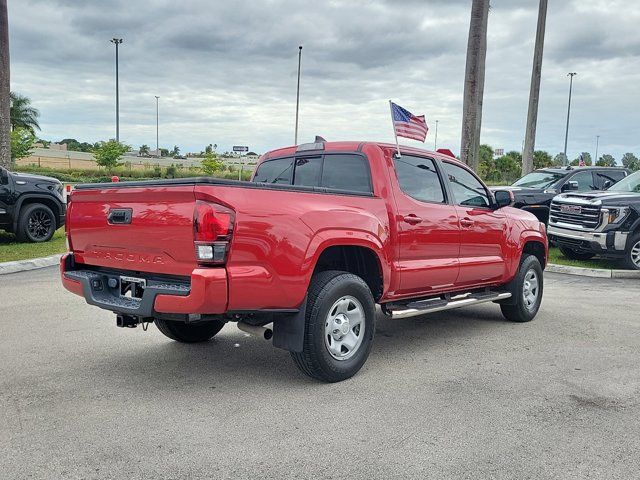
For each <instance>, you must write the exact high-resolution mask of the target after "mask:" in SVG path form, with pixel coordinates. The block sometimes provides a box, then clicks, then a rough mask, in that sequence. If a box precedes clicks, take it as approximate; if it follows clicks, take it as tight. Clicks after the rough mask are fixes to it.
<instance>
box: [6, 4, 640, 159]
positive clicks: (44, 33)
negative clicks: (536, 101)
mask: <svg viewBox="0 0 640 480" xmlns="http://www.w3.org/2000/svg"><path fill="white" fill-rule="evenodd" d="M8 4H9V36H10V55H11V88H12V91H16V92H19V93H20V94H23V95H26V96H28V97H30V98H31V100H32V103H33V105H34V106H35V107H36V108H38V109H39V110H40V112H41V119H40V125H41V127H42V132H40V137H41V138H44V139H49V140H54V141H56V140H60V139H62V138H76V139H78V140H79V141H89V142H95V141H98V140H107V139H109V138H113V137H115V51H114V50H115V47H114V45H113V44H112V43H110V42H109V40H110V39H111V38H113V37H120V38H123V39H124V42H123V44H122V45H121V46H120V139H121V141H122V142H124V143H127V144H129V145H131V146H133V147H135V148H137V147H139V146H140V145H141V144H147V145H149V146H150V147H151V148H155V141H156V138H155V137H156V99H155V95H158V96H160V100H159V112H160V146H161V147H169V148H171V147H173V145H178V146H179V147H180V148H181V151H182V152H183V153H186V152H188V151H198V152H199V151H201V150H204V147H205V146H206V145H208V144H210V143H213V144H217V145H218V151H225V150H230V149H231V146H233V145H247V146H249V147H250V149H251V150H253V151H255V152H258V153H262V152H265V151H267V150H270V149H273V148H279V147H282V146H287V145H291V144H293V142H294V125H295V100H296V98H295V97H296V77H297V64H298V45H303V50H302V79H301V93H300V127H299V143H304V142H310V141H313V139H314V136H315V135H322V136H323V137H325V138H326V139H327V140H377V141H386V142H392V141H393V130H392V127H391V120H390V115H389V104H388V100H389V99H393V100H394V101H395V102H396V103H398V104H400V105H402V106H403V107H405V108H407V109H408V110H410V111H412V112H413V113H414V114H417V115H420V114H424V115H425V116H426V119H427V123H428V124H429V127H430V131H429V133H428V135H427V140H426V142H425V145H424V146H425V147H426V148H428V149H433V147H434V136H435V126H436V120H437V121H438V147H446V148H450V149H451V150H453V152H454V153H456V154H458V153H459V150H460V131H461V118H462V94H463V77H464V69H465V58H466V45H467V37H468V31H469V17H470V10H471V0H448V1H447V0H377V1H364V0H345V1H342V0H318V1H315V2H309V1H306V0H304V1H303V0H297V1H294V0H251V1H239V0H238V1H230V0H226V1H221V0H210V1H207V0H182V1H176V0H171V1H165V0H144V1H143V0H93V1H85V0H9V2H8ZM537 13H538V0H492V1H491V10H490V14H489V26H488V47H487V59H486V80H485V93H484V106H483V119H482V135H481V141H482V143H488V144H489V145H492V146H493V147H494V148H504V149H505V151H508V150H518V151H520V150H521V149H522V142H523V139H524V128H525V122H526V116H527V103H528V96H529V86H530V82H531V65H532V59H533V45H534V40H535V31H536V21H537ZM639 25H640V2H638V1H637V0H626V1H623V0H589V1H584V0H578V1H573V0H551V1H550V2H549V9H548V15H547V25H546V40H545V50H544V59H543V67H542V83H541V90H540V107H539V112H538V133H537V138H536V149H542V150H547V151H549V152H550V153H551V154H553V155H555V154H556V153H558V152H561V151H562V150H563V146H564V134H565V122H566V115H567V100H568V91H569V78H568V77H567V73H568V72H577V76H575V77H574V83H573V98H572V105H571V124H570V131H569V143H568V152H567V153H568V156H569V158H570V159H573V158H576V157H577V156H578V155H579V153H580V152H582V151H587V152H590V153H591V154H592V155H593V154H594V151H595V147H596V136H598V135H599V136H600V142H599V154H603V153H609V154H612V155H614V156H615V157H616V158H617V159H618V160H619V159H620V158H621V156H622V155H623V154H624V153H625V152H634V153H635V154H636V155H638V154H640V135H639V134H640V130H639V125H640V89H639V87H638V85H640V28H638V26H639ZM401 143H403V144H407V145H412V146H420V142H416V141H413V140H409V139H403V140H401Z"/></svg>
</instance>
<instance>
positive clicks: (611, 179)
mask: <svg viewBox="0 0 640 480" xmlns="http://www.w3.org/2000/svg"><path fill="white" fill-rule="evenodd" d="M630 173H631V172H630V171H629V170H626V169H624V168H616V167H566V168H542V169H540V170H534V171H533V172H531V173H528V174H527V175H525V176H524V177H522V178H521V179H519V180H516V182H515V183H514V184H513V185H511V186H510V187H495V188H499V189H500V190H503V189H507V190H511V191H512V192H513V195H514V197H515V204H514V205H513V206H514V207H516V208H521V209H523V210H527V211H529V212H531V213H533V214H534V215H535V216H536V217H538V219H539V220H540V221H541V222H543V223H548V220H549V208H550V206H551V200H552V199H553V197H555V196H556V195H558V194H559V193H563V192H589V191H594V190H606V189H607V188H609V187H610V186H611V185H614V184H615V183H617V182H619V181H620V180H622V179H623V178H625V177H626V176H628V175H629V174H630Z"/></svg>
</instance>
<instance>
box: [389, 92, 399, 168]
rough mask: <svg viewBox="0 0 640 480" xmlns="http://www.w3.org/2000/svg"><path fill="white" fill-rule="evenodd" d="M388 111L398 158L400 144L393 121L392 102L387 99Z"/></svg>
mask: <svg viewBox="0 0 640 480" xmlns="http://www.w3.org/2000/svg"><path fill="white" fill-rule="evenodd" d="M389 112H390V113H391V126H392V127H393V134H394V135H395V137H396V148H397V149H398V158H400V144H399V143H398V133H397V132H396V124H395V123H394V121H393V104H392V102H391V100H389Z"/></svg>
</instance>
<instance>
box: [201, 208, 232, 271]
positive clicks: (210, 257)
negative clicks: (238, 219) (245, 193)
mask: <svg viewBox="0 0 640 480" xmlns="http://www.w3.org/2000/svg"><path fill="white" fill-rule="evenodd" d="M234 220H235V214H234V213H233V210H231V209H229V208H227V207H223V206H222V205H218V204H216V203H209V202H204V201H202V200H197V201H196V208H195V211H194V213H193V241H194V244H195V249H196V258H197V259H198V263H202V264H209V265H210V264H214V265H222V264H224V263H225V262H226V261H227V253H228V252H229V244H230V243H231V235H232V234H233V223H234Z"/></svg>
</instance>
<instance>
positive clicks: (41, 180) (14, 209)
mask: <svg viewBox="0 0 640 480" xmlns="http://www.w3.org/2000/svg"><path fill="white" fill-rule="evenodd" d="M66 211H67V207H66V204H65V201H64V196H63V193H62V183H60V181H59V180H56V179H55V178H50V177H41V176H39V175H27V174H23V173H14V172H9V171H8V170H5V169H4V168H2V167H0V230H6V231H7V232H11V233H15V235H16V236H17V237H18V240H19V241H21V242H46V241H47V240H50V239H51V237H52V236H53V234H54V233H55V231H56V230H57V229H58V228H60V227H61V226H62V225H64V217H65V213H66Z"/></svg>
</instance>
